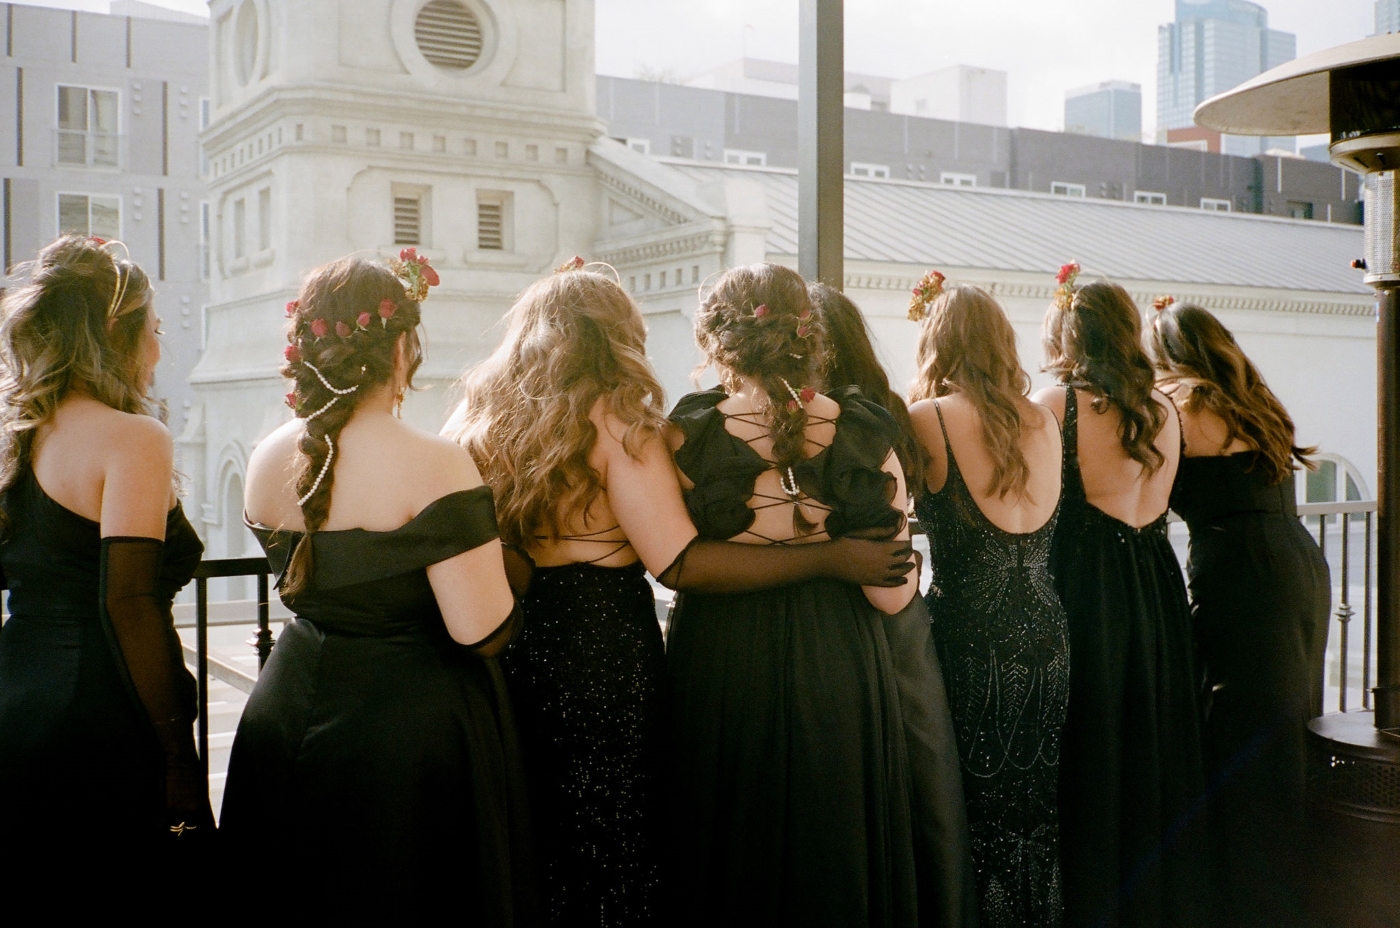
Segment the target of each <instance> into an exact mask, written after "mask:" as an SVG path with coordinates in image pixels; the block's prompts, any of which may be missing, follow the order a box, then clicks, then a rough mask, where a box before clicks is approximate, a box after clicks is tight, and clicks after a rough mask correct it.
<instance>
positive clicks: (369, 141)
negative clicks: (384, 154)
mask: <svg viewBox="0 0 1400 928" xmlns="http://www.w3.org/2000/svg"><path fill="white" fill-rule="evenodd" d="M365 144H366V145H378V144H379V130H378V129H366V130H365Z"/></svg>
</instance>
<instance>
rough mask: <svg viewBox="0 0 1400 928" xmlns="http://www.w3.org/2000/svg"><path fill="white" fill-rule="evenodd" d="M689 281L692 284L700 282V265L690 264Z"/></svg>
mask: <svg viewBox="0 0 1400 928" xmlns="http://www.w3.org/2000/svg"><path fill="white" fill-rule="evenodd" d="M690 282H691V283H693V284H698V283H700V265H698V264H692V265H691V266H690Z"/></svg>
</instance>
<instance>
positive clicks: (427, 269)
mask: <svg viewBox="0 0 1400 928" xmlns="http://www.w3.org/2000/svg"><path fill="white" fill-rule="evenodd" d="M418 263H419V264H420V265H421V266H422V268H423V270H422V274H423V279H424V280H426V281H427V282H428V286H429V287H436V286H437V285H438V284H440V283H442V278H440V277H438V272H437V271H435V270H433V268H432V265H430V264H428V259H427V258H420V259H419V260H418Z"/></svg>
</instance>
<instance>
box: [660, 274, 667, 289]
mask: <svg viewBox="0 0 1400 928" xmlns="http://www.w3.org/2000/svg"><path fill="white" fill-rule="evenodd" d="M660 287H661V289H662V290H665V289H666V272H665V271H662V272H661V284H660Z"/></svg>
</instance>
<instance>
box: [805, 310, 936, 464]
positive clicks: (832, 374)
mask: <svg viewBox="0 0 1400 928" xmlns="http://www.w3.org/2000/svg"><path fill="white" fill-rule="evenodd" d="M807 295H808V297H809V298H810V299H811V301H812V305H813V306H815V307H816V310H817V315H819V316H821V319H822V322H823V323H825V325H826V341H827V350H828V352H829V359H830V360H829V366H828V368H827V371H826V376H825V377H824V378H823V380H824V382H825V384H826V388H827V389H828V390H836V389H839V388H841V387H859V388H860V392H861V394H862V395H863V396H864V397H865V398H866V399H868V400H870V401H871V402H873V403H878V404H879V405H880V406H883V407H884V408H885V410H886V411H887V412H889V414H890V416H891V417H892V418H893V419H894V421H895V424H896V425H898V426H899V438H898V439H896V441H895V446H894V451H895V455H896V456H897V457H898V458H899V466H900V467H901V468H903V470H904V478H905V480H907V481H908V483H909V486H911V487H921V486H923V485H924V468H925V460H924V457H925V455H924V449H923V446H922V445H920V444H919V440H918V438H916V437H915V436H914V423H913V422H911V421H910V419H909V408H908V407H907V406H906V405H905V404H904V398H903V397H902V396H900V395H899V394H898V393H896V392H894V391H893V390H891V389H890V376H889V374H888V373H886V372H885V368H884V365H882V364H881V363H880V359H879V358H878V357H876V355H875V345H874V343H873V342H872V340H871V338H870V326H869V325H867V324H866V321H865V315H864V314H863V313H862V312H861V311H860V307H858V306H856V304H855V303H853V302H852V301H851V299H850V297H848V296H846V294H844V293H842V292H841V291H840V290H837V289H836V288H835V287H832V286H829V285H827V284H823V283H815V284H811V285H809V286H808V287H807Z"/></svg>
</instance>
